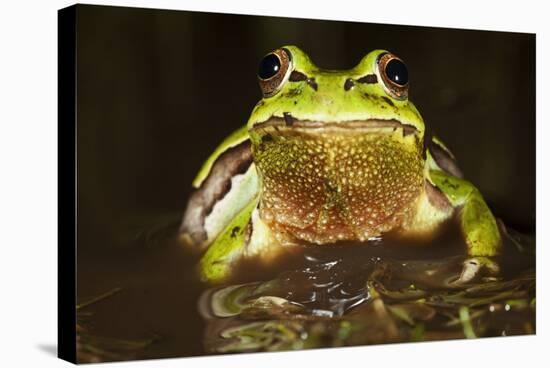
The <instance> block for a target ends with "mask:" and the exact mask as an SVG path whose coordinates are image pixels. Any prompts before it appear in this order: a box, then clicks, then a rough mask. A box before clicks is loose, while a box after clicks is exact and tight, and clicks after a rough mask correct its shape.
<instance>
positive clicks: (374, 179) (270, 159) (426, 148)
mask: <svg viewBox="0 0 550 368" xmlns="http://www.w3.org/2000/svg"><path fill="white" fill-rule="evenodd" d="M258 80H259V84H260V88H261V91H262V95H263V98H262V99H261V100H260V101H259V102H258V103H257V104H256V106H255V107H254V109H253V111H252V114H251V115H250V118H249V119H248V123H247V124H246V125H245V126H243V127H242V128H240V129H238V130H237V131H235V132H233V133H232V134H231V135H229V136H228V137H227V138H226V139H225V140H224V141H223V142H222V143H221V144H220V145H219V146H218V147H217V148H216V149H215V150H214V153H213V154H212V155H211V156H210V157H209V158H208V159H207V160H206V162H205V163H204V165H203V166H202V168H201V170H200V171H199V173H198V175H197V176H196V178H195V180H194V181H193V186H194V188H195V190H194V192H193V194H192V195H191V197H190V200H189V202H188V205H187V209H186V211H185V213H184V216H183V222H182V225H181V228H180V235H181V239H183V241H184V242H185V243H186V244H189V245H190V246H191V247H193V248H195V249H198V250H200V251H202V252H203V255H202V258H201V260H200V266H199V269H200V274H201V277H202V279H203V280H206V281H209V282H222V281H224V280H226V279H227V278H228V277H230V276H231V275H232V273H233V272H234V271H235V266H236V265H237V261H238V260H241V259H246V258H252V257H254V259H257V261H258V262H266V263H269V262H271V261H272V260H273V259H275V258H276V257H278V256H279V255H280V254H281V253H283V252H284V251H285V250H288V249H292V248H295V247H296V246H304V245H306V246H310V245H311V246H330V245H331V244H335V243H337V242H341V241H358V242H364V243H365V244H366V245H368V243H369V242H372V241H375V240H377V239H380V237H383V236H384V235H385V234H388V233H390V232H391V233H392V234H397V235H398V236H403V237H426V238H429V237H433V236H434V234H437V232H438V231H439V230H440V229H441V228H442V224H444V223H445V222H446V221H447V220H449V219H451V218H452V217H455V216H456V217H458V223H459V224H460V227H461V231H462V234H463V237H464V240H465V244H466V249H467V255H468V257H467V258H466V261H465V262H464V263H463V266H462V272H461V273H460V274H459V276H457V279H456V281H455V282H456V283H457V284H464V283H467V282H469V281H471V280H473V279H477V277H479V275H487V274H492V275H494V274H496V273H498V265H497V263H496V261H495V260H494V257H495V256H496V255H497V254H498V253H499V249H500V247H501V235H500V232H499V227H498V226H497V222H496V220H495V217H494V216H493V214H492V213H491V210H490V209H489V207H488V206H487V204H486V203H485V201H484V199H483V197H482V195H481V194H480V192H479V191H478V189H476V187H475V186H474V185H472V184H471V183H470V182H468V181H467V180H465V179H463V178H462V173H461V171H460V169H459V167H458V166H457V164H456V161H455V158H454V156H453V154H452V153H451V151H450V150H449V149H448V148H447V147H446V146H445V144H444V143H443V142H442V141H441V140H440V139H438V138H437V137H436V136H434V135H432V134H430V131H429V130H428V129H427V127H426V125H425V124H424V120H423V119H422V117H421V115H420V113H419V112H418V110H417V109H416V107H415V106H414V104H413V103H412V102H411V101H410V100H409V98H408V94H409V75H408V70H407V67H406V65H405V63H404V62H403V60H401V59H400V58H399V57H397V56H396V55H394V54H392V53H391V52H388V51H385V50H374V51H371V52H370V53H368V54H367V55H366V56H364V57H363V59H362V60H361V61H360V62H359V64H357V65H356V66H355V67H354V68H352V69H350V70H326V69H321V68H319V67H317V66H316V65H315V64H314V63H313V62H312V61H311V60H310V58H309V57H308V55H307V54H306V53H305V52H304V51H302V50H300V49H299V48H298V47H296V46H284V47H282V48H280V49H277V50H274V51H272V52H270V53H269V54H267V55H266V56H265V57H264V58H263V59H262V61H261V63H260V67H259V71H258Z"/></svg>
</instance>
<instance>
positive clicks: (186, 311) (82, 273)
mask: <svg viewBox="0 0 550 368" xmlns="http://www.w3.org/2000/svg"><path fill="white" fill-rule="evenodd" d="M161 222H162V221H161ZM168 222H169V221H166V223H165V226H160V225H159V224H157V222H155V225H154V226H153V225H151V223H149V226H142V227H140V228H141V229H145V228H146V229H148V230H147V231H142V232H138V233H139V234H140V236H138V237H136V236H133V237H132V239H134V240H133V241H132V245H133V246H131V247H127V248H124V249H119V250H117V251H115V250H113V249H108V250H107V249H105V248H97V249H96V250H95V251H94V252H93V253H86V254H84V253H83V252H80V253H79V257H81V258H80V259H81V261H80V262H79V264H78V266H79V267H78V273H79V277H78V293H79V303H80V307H79V309H78V311H77V314H78V316H79V331H78V339H79V340H78V342H79V356H78V359H79V362H81V363H83V362H98V361H113V360H128V359H146V358H167V357H180V356H192V355H195V356H196V355H203V354H213V353H226V352H250V351H279V350H293V349H307V348H318V347H331V346H351V345H367V344H378V343H392V342H402V341H426V340H443V339H456V338H465V337H467V338H472V337H483V336H501V335H516V334H532V333H534V332H535V329H536V325H535V272H534V260H535V257H534V249H535V245H534V241H533V240H532V238H531V237H527V236H523V235H521V234H518V233H515V232H509V233H508V234H507V236H505V237H504V238H505V239H506V241H505V243H504V249H503V252H502V257H501V259H500V260H498V261H499V264H500V265H501V269H502V273H501V275H500V277H499V278H498V279H480V280H478V281H477V282H476V283H474V284H470V285H468V286H464V287H456V286H455V285H454V284H451V281H452V280H454V279H455V278H456V277H457V275H458V273H459V272H460V271H461V269H462V262H463V261H464V259H465V255H464V244H463V243H462V240H461V237H460V234H459V233H458V227H457V226H455V225H456V224H453V223H451V224H450V225H452V226H448V227H447V229H446V230H444V232H443V233H442V234H441V235H440V236H439V237H438V238H437V239H434V240H432V241H430V242H428V243H426V242H424V243H423V242H416V243H415V242H410V241H407V242H406V243H404V242H403V241H399V240H398V239H392V238H391V237H386V238H385V239H383V240H377V241H374V242H370V243H368V244H364V243H363V244H354V243H349V244H340V245H334V246H326V247H325V246H310V247H304V248H300V249H298V251H297V252H294V253H289V254H288V255H285V256H284V257H282V258H280V259H279V260H277V262H274V263H273V264H271V265H269V266H267V265H262V264H258V263H257V262H255V261H253V260H252V261H243V262H242V263H240V264H238V266H237V268H236V272H235V275H234V278H233V279H232V280H230V281H229V282H228V283H227V284H224V285H217V286H215V287H214V286H211V285H205V284H203V283H201V282H200V281H199V279H198V275H197V273H196V265H197V263H198V259H197V255H193V254H190V252H188V250H187V249H186V248H185V247H182V245H181V244H180V243H178V242H177V241H176V240H175V237H176V233H177V226H173V225H174V224H172V223H171V224H170V226H166V224H167V223H168ZM132 234H136V232H135V231H132ZM109 290H116V293H107V294H104V293H105V292H107V291H109ZM90 301H92V303H89V302H90Z"/></svg>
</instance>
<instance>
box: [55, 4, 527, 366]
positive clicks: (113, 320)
mask: <svg viewBox="0 0 550 368" xmlns="http://www.w3.org/2000/svg"><path fill="white" fill-rule="evenodd" d="M534 101H535V35H534V34H521V33H511V32H489V31H482V30H458V29H446V28H428V27H412V26H403V25H385V24H369V23H357V22H343V21H329V20H313V19H293V18H279V17H269V16H248V15H231V14H214V13H200V12H188V11H168V10H155V9H136V8H121V7H106V6H91V5H77V6H73V7H69V8H66V9H63V10H60V11H59V164H60V165H59V169H60V180H59V193H60V204H59V216H60V218H59V220H60V221H59V354H60V357H62V358H64V359H67V360H70V361H74V362H79V363H87V362H102V361H120V360H133V359H149V358H165V357H189V356H198V355H216V354H226V353H245V352H248V353H250V352H265V351H288V350H302V349H314V348H334V347H346V346H358V345H372V344H387V343H398V342H399V343H405V342H421V341H439V340H448V339H465V338H468V339H476V338H483V337H501V336H509V335H529V334H535V332H536V324H535V310H536V295H535V103H534Z"/></svg>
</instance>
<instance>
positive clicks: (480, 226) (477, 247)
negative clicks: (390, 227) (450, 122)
mask: <svg viewBox="0 0 550 368" xmlns="http://www.w3.org/2000/svg"><path fill="white" fill-rule="evenodd" d="M429 178H430V181H431V182H432V183H433V184H434V185H435V186H436V187H437V188H439V189H440V190H441V191H442V192H443V193H444V194H445V196H446V197H447V198H448V200H449V202H451V204H452V205H453V207H455V208H456V209H457V210H458V211H459V212H458V214H459V220H460V227H461V229H462V233H463V235H464V239H465V241H466V244H467V247H468V255H469V256H470V257H471V258H469V259H467V260H466V261H465V262H464V266H463V270H462V273H461V275H460V277H459V279H458V280H457V281H456V283H457V284H463V283H466V282H468V281H471V280H473V279H474V278H477V277H479V276H481V275H483V274H490V275H494V274H496V273H498V271H499V268H498V265H497V263H496V262H495V261H494V260H493V259H492V257H494V256H496V255H498V253H499V250H500V246H501V237H500V232H499V229H498V226H497V222H496V220H495V217H494V216H493V214H492V213H491V210H490V209H489V207H488V206H487V204H486V203H485V201H484V199H483V197H482V196H481V193H480V192H479V190H478V189H477V188H476V187H475V186H474V185H473V184H472V183H470V182H468V181H466V180H464V179H460V178H457V177H455V176H452V175H450V174H447V173H445V172H443V171H440V170H430V173H429Z"/></svg>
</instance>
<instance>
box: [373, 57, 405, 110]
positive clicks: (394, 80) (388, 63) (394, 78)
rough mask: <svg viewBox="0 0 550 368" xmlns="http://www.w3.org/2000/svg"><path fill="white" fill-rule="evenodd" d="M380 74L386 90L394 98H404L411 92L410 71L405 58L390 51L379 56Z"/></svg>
mask: <svg viewBox="0 0 550 368" xmlns="http://www.w3.org/2000/svg"><path fill="white" fill-rule="evenodd" d="M378 74H379V75H380V77H382V80H383V81H384V87H385V89H386V91H387V92H388V93H389V94H390V95H391V96H392V97H394V98H397V99H400V100H404V99H406V98H407V95H408V92H409V72H408V71H407V66H406V65H405V63H404V62H403V60H401V59H399V58H398V57H397V56H395V55H393V54H390V53H389V52H386V53H383V54H380V56H379V57H378Z"/></svg>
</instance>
